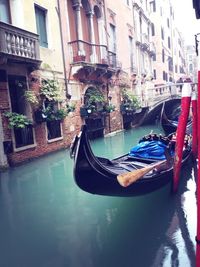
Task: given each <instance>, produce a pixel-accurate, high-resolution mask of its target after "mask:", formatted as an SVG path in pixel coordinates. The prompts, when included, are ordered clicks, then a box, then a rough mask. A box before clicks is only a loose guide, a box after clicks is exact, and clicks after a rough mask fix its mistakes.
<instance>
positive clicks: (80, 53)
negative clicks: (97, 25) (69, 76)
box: [69, 40, 117, 67]
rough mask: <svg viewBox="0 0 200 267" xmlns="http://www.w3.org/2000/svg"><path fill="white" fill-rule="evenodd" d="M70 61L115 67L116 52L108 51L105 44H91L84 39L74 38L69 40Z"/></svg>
mask: <svg viewBox="0 0 200 267" xmlns="http://www.w3.org/2000/svg"><path fill="white" fill-rule="evenodd" d="M69 48H70V63H72V64H73V63H80V62H85V63H93V64H106V65H108V66H110V67H117V61H116V54H115V53H113V52H110V51H108V48H107V46H106V45H99V44H91V43H89V42H86V41H82V40H76V41H72V42H69Z"/></svg>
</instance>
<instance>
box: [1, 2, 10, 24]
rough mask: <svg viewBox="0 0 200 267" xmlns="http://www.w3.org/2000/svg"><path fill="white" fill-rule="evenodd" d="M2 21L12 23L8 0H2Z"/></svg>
mask: <svg viewBox="0 0 200 267" xmlns="http://www.w3.org/2000/svg"><path fill="white" fill-rule="evenodd" d="M0 21H3V22H6V23H10V7H9V1H8V0H0Z"/></svg>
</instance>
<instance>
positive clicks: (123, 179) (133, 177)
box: [117, 160, 167, 187]
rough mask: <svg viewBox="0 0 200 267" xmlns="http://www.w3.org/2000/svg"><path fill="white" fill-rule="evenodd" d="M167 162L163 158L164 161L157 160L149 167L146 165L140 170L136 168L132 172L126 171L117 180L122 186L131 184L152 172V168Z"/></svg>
mask: <svg viewBox="0 0 200 267" xmlns="http://www.w3.org/2000/svg"><path fill="white" fill-rule="evenodd" d="M165 162H167V160H162V161H159V162H156V163H155V164H151V165H150V166H147V167H144V168H141V169H138V170H134V171H132V172H126V173H122V174H119V175H118V176H117V180H118V182H119V184H120V185H121V186H123V187H127V186H129V185H130V184H132V183H134V182H135V181H137V180H138V179H140V178H141V177H143V176H144V175H145V174H146V173H148V172H150V171H151V170H153V169H154V168H156V167H159V166H160V165H162V164H163V163H165Z"/></svg>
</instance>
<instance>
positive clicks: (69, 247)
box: [0, 126, 196, 267]
mask: <svg viewBox="0 0 200 267" xmlns="http://www.w3.org/2000/svg"><path fill="white" fill-rule="evenodd" d="M151 130H153V131H154V132H157V133H160V132H161V130H160V129H158V127H155V126H148V127H147V126H146V127H140V128H138V129H133V130H128V131H125V132H120V133H118V134H116V135H114V136H110V137H106V138H104V139H103V138H101V139H97V140H94V141H92V142H91V144H92V148H93V151H94V152H95V154H97V155H101V156H106V157H108V158H113V157H117V156H120V155H121V154H123V153H126V152H127V151H128V150H129V149H130V147H131V146H132V145H134V144H136V143H137V141H138V140H139V138H140V137H141V136H142V135H144V134H147V133H149V132H150V131H151ZM72 169H73V161H72V160H71V159H70V157H69V151H68V150H63V151H60V152H56V153H54V154H51V155H48V156H45V157H42V158H39V159H36V160H34V161H32V162H30V163H26V164H24V165H22V166H19V167H16V168H13V169H11V170H9V171H7V172H3V173H1V180H0V181H1V183H0V267H112V266H115V267H158V266H164V267H169V266H180V267H187V266H192V267H193V266H195V235H196V199H195V181H194V177H193V176H194V175H193V169H192V168H191V166H190V165H188V166H187V168H185V169H184V172H182V175H181V184H180V188H179V192H178V194H176V195H175V196H172V195H171V194H170V187H169V186H167V187H165V188H163V189H161V190H159V191H157V192H154V193H151V194H149V195H146V196H143V197H132V198H120V197H105V196H97V195H91V194H88V193H86V192H83V191H81V190H80V189H79V188H78V187H77V186H76V184H75V183H74V180H73V174H72V172H73V171H72Z"/></svg>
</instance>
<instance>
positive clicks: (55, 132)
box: [44, 99, 62, 140]
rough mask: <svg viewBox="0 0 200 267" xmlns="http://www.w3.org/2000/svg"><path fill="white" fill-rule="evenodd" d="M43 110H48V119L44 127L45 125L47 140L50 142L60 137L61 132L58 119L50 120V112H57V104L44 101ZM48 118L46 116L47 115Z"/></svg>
mask: <svg viewBox="0 0 200 267" xmlns="http://www.w3.org/2000/svg"><path fill="white" fill-rule="evenodd" d="M44 106H45V109H46V110H49V118H48V119H47V122H46V125H47V139H48V140H52V139H56V138H61V137H62V131H61V121H60V120H58V119H54V118H51V112H53V113H54V112H56V111H58V109H59V108H58V102H54V101H49V100H47V99H46V100H45V103H44ZM47 117H48V115H47Z"/></svg>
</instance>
